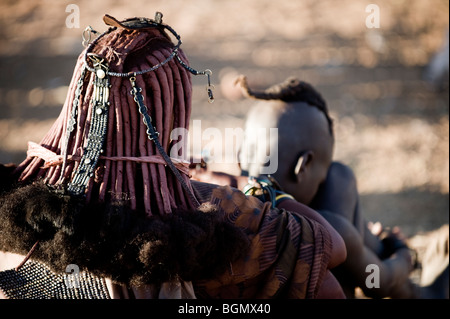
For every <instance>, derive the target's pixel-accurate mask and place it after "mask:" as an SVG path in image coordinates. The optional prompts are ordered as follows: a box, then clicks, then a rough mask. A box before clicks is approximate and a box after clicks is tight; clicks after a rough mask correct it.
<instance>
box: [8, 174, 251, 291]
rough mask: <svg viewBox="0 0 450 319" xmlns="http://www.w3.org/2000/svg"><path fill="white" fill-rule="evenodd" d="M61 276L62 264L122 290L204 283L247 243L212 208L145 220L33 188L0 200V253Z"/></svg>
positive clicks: (122, 209)
mask: <svg viewBox="0 0 450 319" xmlns="http://www.w3.org/2000/svg"><path fill="white" fill-rule="evenodd" d="M37 241H39V244H38V246H37V248H36V250H35V251H34V252H33V255H32V257H31V258H32V259H34V260H37V261H41V262H44V263H45V264H47V265H48V266H49V267H50V268H51V269H52V270H53V271H55V272H59V273H62V272H64V271H65V268H66V266H67V265H69V264H76V265H78V267H80V270H85V271H89V272H91V273H93V274H95V275H97V276H103V277H108V278H111V279H112V280H113V281H114V282H117V283H123V284H128V285H136V286H138V285H142V284H152V283H156V284H158V283H161V282H164V281H168V280H171V279H174V278H176V277H178V278H180V279H182V280H185V281H190V280H200V279H208V278H212V277H214V276H216V275H218V274H220V273H223V272H224V271H225V270H226V269H227V267H228V265H229V264H230V262H231V261H234V260H236V259H237V258H240V257H242V256H243V255H244V254H245V251H246V249H247V247H248V239H247V237H246V235H245V234H244V232H243V231H242V230H241V229H238V228H237V227H235V226H233V225H231V224H229V223H228V222H226V221H224V219H223V216H221V215H220V213H219V212H218V211H217V210H216V209H215V208H214V207H213V206H201V207H200V208H199V209H198V210H196V211H176V212H174V213H172V214H167V215H164V216H155V217H146V216H144V215H143V214H140V213H139V212H136V211H131V210H130V209H129V208H128V207H127V206H126V205H124V204H123V203H121V202H114V203H109V204H85V200H84V199H83V198H73V197H69V196H67V195H63V194H60V193H58V192H56V191H54V190H52V189H51V188H50V187H48V186H47V185H45V184H43V183H41V182H35V183H33V184H31V185H26V186H21V187H16V188H14V189H12V190H9V191H8V192H3V193H2V194H1V195H0V250H3V251H9V252H14V253H20V254H24V255H25V254H26V253H27V252H28V251H29V250H30V248H31V247H32V246H33V245H34V243H36V242H37Z"/></svg>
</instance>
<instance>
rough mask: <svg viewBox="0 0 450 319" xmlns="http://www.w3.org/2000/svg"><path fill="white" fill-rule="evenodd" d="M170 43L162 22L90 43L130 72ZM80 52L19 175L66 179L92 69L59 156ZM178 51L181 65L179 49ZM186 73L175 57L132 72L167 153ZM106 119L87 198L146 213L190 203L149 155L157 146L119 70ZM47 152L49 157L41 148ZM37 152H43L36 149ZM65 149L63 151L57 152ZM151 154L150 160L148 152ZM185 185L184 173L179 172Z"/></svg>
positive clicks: (183, 112) (181, 117) (85, 120)
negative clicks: (56, 110) (63, 94)
mask: <svg viewBox="0 0 450 319" xmlns="http://www.w3.org/2000/svg"><path fill="white" fill-rule="evenodd" d="M173 48H174V44H173V43H172V41H171V40H170V38H169V36H168V35H167V34H166V32H165V31H164V30H163V29H162V28H157V27H154V28H145V29H134V30H132V29H125V28H116V29H114V30H112V31H111V32H109V33H107V34H105V35H104V36H102V37H101V39H99V40H98V41H97V42H96V43H95V45H94V46H93V47H92V48H91V50H92V52H93V53H95V54H97V55H99V56H102V57H104V58H105V59H106V60H107V61H108V64H109V67H110V70H111V71H112V72H117V73H120V72H130V71H131V72H136V71H140V70H146V69H149V68H151V66H154V65H158V64H159V63H162V62H163V61H165V60H166V59H167V58H168V57H169V56H170V55H171V54H172V53H173ZM84 56H85V52H82V53H81V54H80V56H79V58H78V61H77V63H76V66H75V70H74V73H73V77H72V80H71V83H70V86H69V90H68V93H67V98H66V101H65V103H64V105H63V108H62V111H61V113H60V115H59V117H58V118H57V120H56V121H55V123H54V124H53V126H52V127H51V129H50V130H49V131H48V133H47V134H46V135H45V136H44V137H43V138H42V140H41V141H40V143H39V144H29V153H28V156H27V158H26V160H25V161H23V162H22V163H21V164H20V165H19V166H18V168H17V170H16V172H17V173H18V174H20V181H23V182H32V181H34V180H37V179H42V180H43V181H44V182H45V183H47V184H50V185H55V186H60V187H61V186H63V185H66V184H67V183H68V182H70V181H71V179H72V177H73V175H74V172H75V171H76V169H77V167H78V165H79V164H80V160H79V159H80V157H81V156H82V155H83V149H84V147H86V144H87V136H88V131H89V125H90V119H91V113H92V111H93V110H92V106H91V99H92V94H93V79H94V77H95V74H94V73H93V72H86V75H85V78H84V79H82V81H83V86H82V91H81V94H80V95H79V96H80V101H79V104H78V111H77V119H76V126H75V130H74V131H73V132H72V133H71V138H70V140H69V142H68V144H67V162H65V163H64V164H63V161H62V160H61V158H63V153H64V150H65V137H66V134H67V133H66V132H67V126H68V124H67V123H68V119H69V117H70V114H71V111H72V105H73V100H74V98H75V96H76V92H75V91H76V87H77V82H78V81H79V79H80V76H81V74H82V67H83V63H84ZM178 57H179V58H180V59H181V60H182V61H183V62H184V63H185V64H186V65H188V60H187V58H186V56H185V55H184V53H183V51H182V50H181V49H178ZM190 76H191V74H190V73H189V71H188V70H187V69H186V68H185V67H183V66H182V65H181V64H180V62H179V61H177V59H176V58H174V59H171V60H170V61H169V62H167V63H165V64H164V65H162V66H161V67H159V68H157V69H156V70H154V71H151V72H147V73H144V74H141V75H137V76H136V84H137V85H138V86H139V87H140V88H142V95H143V97H144V102H145V104H146V106H147V108H148V113H149V115H150V116H151V118H152V121H153V125H154V126H155V128H156V129H157V130H158V132H159V133H160V135H159V140H160V142H161V144H162V146H163V147H164V149H165V151H166V152H167V153H168V154H169V153H170V149H171V147H172V146H173V143H174V142H173V141H171V139H170V134H171V131H172V130H173V129H174V128H184V129H188V126H189V119H190V113H191V95H192V83H191V77H190ZM110 81H111V82H110V83H111V88H110V94H109V102H110V105H109V110H108V127H107V133H106V137H105V142H104V147H103V153H102V154H101V156H100V158H99V160H98V164H97V166H96V169H95V174H94V176H92V177H91V178H90V180H89V183H88V187H87V189H86V194H85V195H86V199H87V201H88V202H89V201H99V202H104V201H110V200H121V201H126V202H128V203H129V205H130V207H131V208H132V209H143V210H145V212H146V213H147V215H149V216H150V215H154V214H164V213H170V212H171V211H172V210H173V209H174V208H180V207H182V208H187V209H189V208H193V206H195V204H194V203H192V201H191V200H190V198H189V196H188V194H186V193H187V192H186V190H185V189H183V188H182V187H181V184H180V182H179V181H178V180H177V179H176V177H175V175H174V174H173V173H172V172H171V171H170V170H169V169H168V168H167V166H166V165H165V164H166V163H165V162H164V161H157V160H155V156H158V155H160V154H158V151H157V150H156V147H155V145H154V143H153V142H152V141H151V140H149V138H148V135H147V132H146V130H147V128H146V126H145V125H144V123H143V121H142V117H141V114H139V112H138V107H137V105H136V102H135V101H134V99H133V96H132V95H131V94H130V90H131V89H132V86H131V83H130V81H129V79H128V78H127V77H117V76H111V77H110ZM49 152H50V154H53V155H54V156H53V159H49V158H48V156H49V155H48V154H47V153H49ZM44 155H45V156H44ZM64 155H65V154H64ZM150 157H152V160H149V158H150ZM181 175H182V177H183V179H185V181H186V184H187V185H188V186H189V187H191V185H190V183H189V177H188V175H187V174H186V171H185V173H184V174H181Z"/></svg>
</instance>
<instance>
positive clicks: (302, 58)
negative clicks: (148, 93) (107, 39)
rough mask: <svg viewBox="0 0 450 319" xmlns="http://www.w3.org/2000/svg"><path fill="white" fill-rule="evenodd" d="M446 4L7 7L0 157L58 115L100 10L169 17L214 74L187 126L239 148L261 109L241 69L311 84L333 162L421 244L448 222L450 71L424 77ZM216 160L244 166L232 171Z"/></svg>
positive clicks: (377, 215)
mask: <svg viewBox="0 0 450 319" xmlns="http://www.w3.org/2000/svg"><path fill="white" fill-rule="evenodd" d="M369 4H375V5H377V6H378V8H379V18H380V20H379V21H380V25H379V28H369V27H368V25H367V23H366V22H369V26H370V22H375V20H370V19H369V18H370V17H369V15H371V14H372V13H374V11H369V12H366V7H367V6H368V5H369ZM74 8H75V9H74ZM74 10H75V11H74ZM76 10H79V15H78V16H76V17H79V25H76V22H77V19H76V18H75V19H72V18H74V17H75V16H73V14H77V11H76ZM448 10H449V3H448V1H444V0H431V1H428V0H411V1H406V0H396V1H384V0H371V1H359V0H343V1H331V0H302V1H292V0H278V1H269V0H245V1H237V0H189V1H179V0H170V1H162V0H155V1H144V0H135V1H132V2H130V1H119V0H117V1H113V0H111V1H107V0H101V1H87V0H73V1H50V0H26V1H25V0H10V1H7V0H0V70H1V72H0V162H1V163H8V162H14V163H18V162H20V161H22V160H23V159H24V158H25V156H26V153H25V152H26V143H27V141H29V140H30V141H35V142H39V140H40V139H41V137H42V136H43V135H44V134H45V132H46V131H47V130H48V129H49V128H50V126H51V124H52V123H53V121H54V119H55V117H56V116H57V115H58V114H59V112H60V109H61V106H62V103H63V102H64V100H65V95H66V90H67V86H68V85H69V82H70V78H71V76H72V71H73V67H74V65H75V60H76V57H77V56H78V54H79V53H80V52H81V51H82V49H83V47H82V45H81V34H82V31H83V30H84V28H85V27H86V26H88V25H91V26H92V27H93V28H94V29H96V30H98V31H104V30H105V29H106V26H105V25H104V24H103V22H102V16H103V14H105V13H108V14H111V15H113V16H115V17H116V18H118V19H125V18H128V17H134V16H146V17H153V16H154V13H155V11H161V12H162V13H163V14H164V18H163V21H164V22H165V23H167V24H169V25H171V26H172V27H173V28H174V29H175V30H177V32H178V33H179V34H180V35H181V38H182V40H183V45H182V48H183V49H184V51H185V52H186V53H187V55H188V57H189V58H190V62H191V66H192V67H194V68H197V69H206V68H209V69H211V70H212V72H213V77H212V84H213V85H214V86H215V90H214V93H215V102H214V103H213V104H209V103H208V102H207V97H206V93H205V84H206V80H205V78H203V77H201V78H194V79H193V81H194V84H195V86H194V101H193V105H194V109H193V114H192V120H201V128H202V130H205V129H207V128H217V129H219V131H220V132H221V133H222V137H223V139H224V140H223V144H224V145H225V143H231V144H232V145H233V146H235V145H237V144H238V143H239V138H237V139H236V140H235V141H229V140H230V139H229V138H228V139H227V136H226V133H225V129H226V128H230V129H231V128H240V127H242V125H243V123H244V119H245V115H246V111H247V109H248V107H249V106H250V105H251V104H252V101H250V100H246V99H244V98H243V97H242V96H241V94H240V92H239V91H238V90H237V89H236V88H235V87H234V86H233V85H232V83H233V80H234V79H235V77H236V76H237V75H238V74H245V75H246V76H247V77H248V80H249V84H250V85H251V86H252V87H254V88H266V87H268V86H270V85H272V84H274V83H277V82H281V81H283V80H284V79H285V78H287V77H288V76H296V77H298V78H300V79H301V80H304V81H307V82H310V83H311V84H313V85H314V86H315V87H316V88H317V89H318V90H319V91H320V92H321V93H322V94H323V96H324V97H325V99H326V100H327V103H328V106H329V108H330V110H331V114H332V117H333V119H334V123H335V124H334V125H335V130H336V136H337V141H336V149H335V158H336V160H340V161H342V162H344V163H346V164H348V165H350V167H352V168H353V170H354V171H355V174H356V176H357V179H358V187H359V190H360V192H361V207H362V210H363V212H364V215H365V216H366V218H367V219H368V220H371V221H380V222H381V223H382V224H383V225H385V226H395V225H398V226H400V227H401V228H402V230H403V232H404V233H405V234H406V235H407V236H408V238H410V239H411V242H412V243H414V245H416V246H417V247H418V249H419V250H420V249H422V248H423V247H425V246H426V238H427V237H426V234H427V233H428V232H431V231H433V230H435V229H437V228H439V227H440V226H442V225H444V224H448V223H449V116H448V115H449V89H448V88H449V87H448V73H447V76H446V77H445V78H444V80H443V81H441V82H439V83H440V85H438V86H436V85H430V84H429V83H427V82H426V81H424V75H425V71H426V70H427V65H428V64H429V61H430V60H431V59H432V58H433V57H434V56H435V54H436V52H437V51H438V50H439V49H440V48H441V46H442V45H443V43H444V36H445V33H446V32H447V30H448V23H449V16H448ZM368 19H369V20H368ZM447 68H448V60H447ZM196 142H197V143H201V145H202V147H201V149H204V148H206V145H207V144H208V143H210V142H211V141H210V140H208V139H207V138H206V137H205V138H203V139H202V140H201V141H196ZM216 142H218V141H216ZM194 155H198V154H194ZM212 166H213V167H214V168H217V169H221V170H225V171H228V172H232V173H234V172H236V166H235V164H233V163H231V164H225V163H223V162H214V163H212Z"/></svg>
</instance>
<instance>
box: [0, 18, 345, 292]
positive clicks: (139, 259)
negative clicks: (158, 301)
mask: <svg viewBox="0 0 450 319" xmlns="http://www.w3.org/2000/svg"><path fill="white" fill-rule="evenodd" d="M104 21H105V23H106V24H107V25H108V26H109V28H108V29H107V31H105V32H104V33H103V34H101V35H99V36H98V37H97V38H96V39H95V40H92V41H90V39H89V36H88V35H87V36H86V39H85V40H86V42H87V47H86V49H85V50H84V51H83V52H82V53H81V54H80V56H79V58H78V61H77V63H76V66H75V70H74V73H73V78H72V80H71V83H70V86H69V90H68V93H67V98H66V101H65V103H64V105H63V108H62V111H61V114H60V115H59V117H58V118H57V120H56V121H55V123H54V125H53V126H52V127H51V129H50V130H49V132H48V133H47V134H46V135H45V136H44V137H43V138H42V140H41V141H40V143H32V142H30V143H29V145H28V153H27V158H26V159H25V160H24V161H23V162H22V163H20V164H19V165H17V166H14V165H12V166H11V165H10V166H5V165H1V167H0V168H1V170H0V172H1V175H2V176H1V185H0V191H1V194H0V294H1V296H2V297H4V298H170V299H175V298H321V297H342V290H341V288H340V286H339V285H337V282H336V280H335V279H334V277H333V276H332V275H331V273H330V271H329V269H330V268H332V267H334V266H336V265H337V264H339V263H341V262H342V261H343V260H344V259H345V254H346V251H345V248H344V246H343V242H342V238H341V237H340V236H339V235H338V234H337V233H336V232H335V231H334V230H333V229H332V228H331V227H330V225H329V224H328V223H327V222H326V221H325V220H324V219H323V218H321V217H320V216H318V215H317V214H316V213H315V212H314V211H312V210H310V209H308V208H307V207H306V206H302V205H300V204H299V205H298V207H297V208H298V209H296V211H295V212H288V211H286V210H282V209H277V208H272V207H271V206H270V204H268V203H266V204H263V203H262V202H261V201H259V200H258V199H257V198H256V197H252V196H245V195H244V194H243V193H242V192H240V191H238V190H237V189H233V188H230V187H219V186H217V185H210V184H205V183H200V182H194V181H191V180H190V179H189V170H188V167H187V165H188V163H186V162H185V161H183V158H184V157H186V154H178V155H179V156H173V158H170V157H169V156H168V154H171V148H172V147H173V145H174V144H175V143H176V142H177V141H176V140H172V139H173V138H174V137H172V136H171V132H172V131H173V130H174V129H175V128H184V129H187V128H188V125H189V120H190V113H191V95H192V84H191V74H194V75H206V76H208V80H209V75H210V74H211V72H208V71H204V72H198V71H196V70H194V69H193V68H191V67H190V66H189V62H188V60H187V58H186V55H185V54H184V53H183V51H182V50H181V48H180V45H181V40H180V37H179V35H178V34H177V33H176V32H175V31H174V30H173V29H172V28H171V27H170V26H168V25H165V24H164V23H162V15H161V14H160V13H157V14H156V16H155V19H147V18H131V19H126V20H124V21H118V20H116V19H115V18H113V17H111V16H109V15H105V17H104ZM88 33H89V32H88ZM91 33H92V32H91ZM172 39H174V41H173V40H172ZM208 93H209V98H212V92H211V90H209V92H208ZM19 278H21V279H20V280H19Z"/></svg>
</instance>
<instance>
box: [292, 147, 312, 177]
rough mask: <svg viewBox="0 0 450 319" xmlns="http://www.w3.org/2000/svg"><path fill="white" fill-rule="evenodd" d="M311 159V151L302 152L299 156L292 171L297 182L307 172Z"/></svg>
mask: <svg viewBox="0 0 450 319" xmlns="http://www.w3.org/2000/svg"><path fill="white" fill-rule="evenodd" d="M313 158H314V152H313V151H306V152H302V154H301V155H300V156H299V158H298V160H297V164H296V165H295V169H294V174H295V178H296V179H297V181H298V180H300V179H301V177H302V175H303V174H304V173H305V172H306V171H307V170H308V168H309V167H310V165H311V162H312V160H313Z"/></svg>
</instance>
